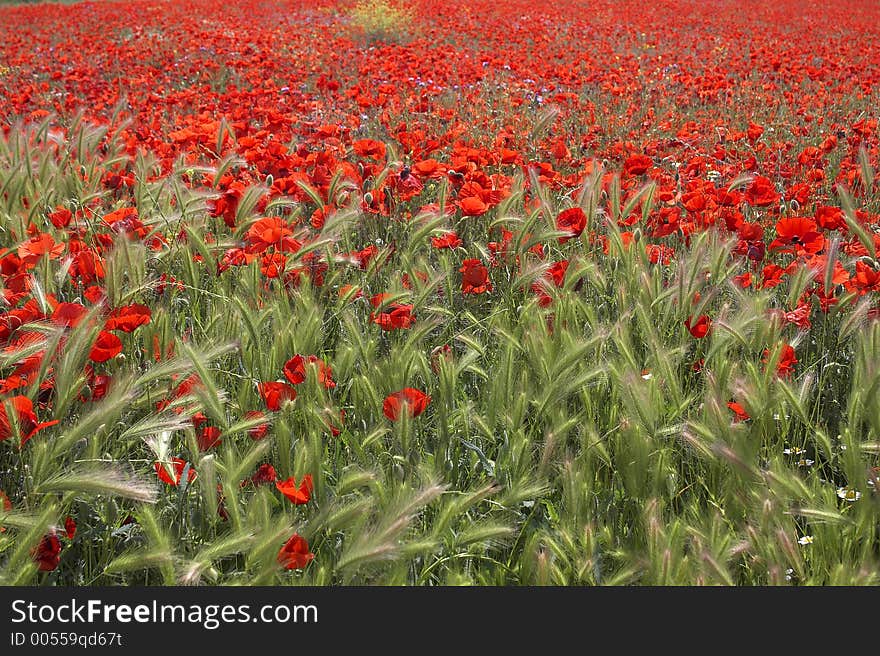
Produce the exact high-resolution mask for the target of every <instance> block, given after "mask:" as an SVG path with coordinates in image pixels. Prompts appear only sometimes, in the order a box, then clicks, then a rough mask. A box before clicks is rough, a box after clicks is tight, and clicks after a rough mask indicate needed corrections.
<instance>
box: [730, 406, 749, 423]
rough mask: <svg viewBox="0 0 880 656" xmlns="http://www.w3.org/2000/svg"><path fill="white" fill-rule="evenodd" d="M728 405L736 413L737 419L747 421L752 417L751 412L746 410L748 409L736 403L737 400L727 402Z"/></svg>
mask: <svg viewBox="0 0 880 656" xmlns="http://www.w3.org/2000/svg"><path fill="white" fill-rule="evenodd" d="M727 407H728V408H730V410H731V411H732V412H733V414H735V415H736V420H737V421H746V420H747V419H751V417H750V416H749V413H748V412H746V409H745V408H743V407H742V406H741V405H740V404H739V403H736V402H735V401H730V402H729V403H728V404H727Z"/></svg>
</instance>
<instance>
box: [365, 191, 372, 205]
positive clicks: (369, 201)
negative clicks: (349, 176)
mask: <svg viewBox="0 0 880 656" xmlns="http://www.w3.org/2000/svg"><path fill="white" fill-rule="evenodd" d="M364 202H365V203H366V204H367V205H372V204H373V194H371V193H370V192H369V191H368V192H367V193H365V194H364Z"/></svg>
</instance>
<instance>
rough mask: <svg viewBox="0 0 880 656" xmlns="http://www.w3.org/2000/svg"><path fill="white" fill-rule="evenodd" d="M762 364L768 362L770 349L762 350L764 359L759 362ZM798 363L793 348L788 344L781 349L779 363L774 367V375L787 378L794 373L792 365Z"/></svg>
mask: <svg viewBox="0 0 880 656" xmlns="http://www.w3.org/2000/svg"><path fill="white" fill-rule="evenodd" d="M761 361H762V362H763V363H764V364H768V363H769V362H770V349H764V357H763V359H762V360H761ZM797 363H798V359H797V356H796V355H795V352H794V348H793V347H792V346H791V345H790V344H786V345H785V346H783V347H782V353H781V354H780V355H779V362H778V363H777V365H776V374H777V375H778V376H781V377H783V378H785V377H787V376H789V375H790V374H791V373H792V372H793V371H794V365H796V364H797Z"/></svg>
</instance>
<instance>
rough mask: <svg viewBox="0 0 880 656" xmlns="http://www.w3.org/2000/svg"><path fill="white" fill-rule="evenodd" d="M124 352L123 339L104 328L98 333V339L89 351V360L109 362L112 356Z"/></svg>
mask: <svg viewBox="0 0 880 656" xmlns="http://www.w3.org/2000/svg"><path fill="white" fill-rule="evenodd" d="M120 353H122V340H121V339H119V338H118V337H117V336H116V335H114V334H113V333H109V332H107V331H106V330H102V331H101V332H100V333H99V334H98V339H96V340H95V344H94V345H93V346H92V350H91V351H90V352H89V360H91V361H92V362H107V360H109V359H110V358H115V357H116V356H117V355H119V354H120Z"/></svg>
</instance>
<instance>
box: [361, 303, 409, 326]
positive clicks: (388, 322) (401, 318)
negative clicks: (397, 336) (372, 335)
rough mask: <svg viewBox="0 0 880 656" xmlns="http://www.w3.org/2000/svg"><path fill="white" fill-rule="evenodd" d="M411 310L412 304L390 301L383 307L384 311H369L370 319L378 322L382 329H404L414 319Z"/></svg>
mask: <svg viewBox="0 0 880 656" xmlns="http://www.w3.org/2000/svg"><path fill="white" fill-rule="evenodd" d="M412 310H413V306H412V305H408V304H405V303H392V304H391V305H389V306H388V307H387V308H385V312H371V313H370V321H372V322H373V323H375V324H378V325H379V327H380V328H382V330H406V329H407V328H410V327H411V326H412V325H413V323H415V320H416V318H415V316H413V313H412Z"/></svg>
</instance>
